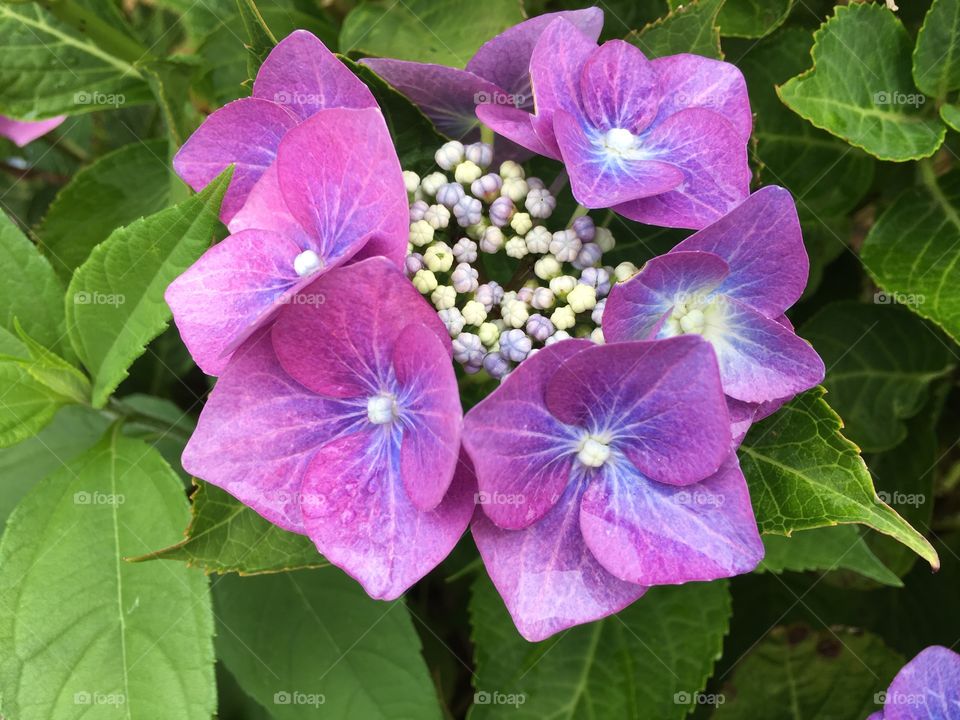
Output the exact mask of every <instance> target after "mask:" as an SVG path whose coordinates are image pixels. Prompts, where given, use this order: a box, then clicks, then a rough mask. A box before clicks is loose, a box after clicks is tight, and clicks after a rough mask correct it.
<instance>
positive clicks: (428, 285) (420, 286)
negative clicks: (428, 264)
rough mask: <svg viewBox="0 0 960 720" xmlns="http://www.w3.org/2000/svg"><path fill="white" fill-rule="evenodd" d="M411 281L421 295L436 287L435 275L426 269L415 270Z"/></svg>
mask: <svg viewBox="0 0 960 720" xmlns="http://www.w3.org/2000/svg"><path fill="white" fill-rule="evenodd" d="M412 282H413V286H414V287H415V288H416V289H417V290H419V291H420V293H421V294H423V295H426V294H427V293H431V292H433V291H434V290H436V289H437V276H436V275H434V274H433V273H432V272H430V271H429V270H426V269H424V270H417V272H416V273H414V276H413V280H412Z"/></svg>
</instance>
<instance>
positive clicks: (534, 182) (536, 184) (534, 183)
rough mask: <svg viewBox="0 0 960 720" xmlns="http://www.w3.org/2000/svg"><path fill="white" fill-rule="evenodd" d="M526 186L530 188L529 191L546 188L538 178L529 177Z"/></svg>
mask: <svg viewBox="0 0 960 720" xmlns="http://www.w3.org/2000/svg"><path fill="white" fill-rule="evenodd" d="M527 185H529V186H530V189H531V190H533V189H539V190H543V189H544V188H545V187H546V184H545V183H544V182H543V180H541V179H540V178H538V177H529V178H527Z"/></svg>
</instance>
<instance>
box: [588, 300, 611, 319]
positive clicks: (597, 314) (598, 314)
mask: <svg viewBox="0 0 960 720" xmlns="http://www.w3.org/2000/svg"><path fill="white" fill-rule="evenodd" d="M606 306H607V299H606V298H603V300H600V301H599V302H597V304H596V305H594V306H593V312H591V313H590V319H591V320H593V324H594V325H603V309H604V308H605V307H606Z"/></svg>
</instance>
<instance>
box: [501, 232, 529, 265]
mask: <svg viewBox="0 0 960 720" xmlns="http://www.w3.org/2000/svg"><path fill="white" fill-rule="evenodd" d="M505 247H506V251H507V256H508V257H512V258H517V260H519V259H520V258H522V257H524V256H525V255H526V254H527V252H528V251H527V243H526V242H525V241H524V239H523V238H522V237H512V238H510V239H509V240H507V244H506V246H505Z"/></svg>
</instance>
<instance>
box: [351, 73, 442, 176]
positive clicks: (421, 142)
mask: <svg viewBox="0 0 960 720" xmlns="http://www.w3.org/2000/svg"><path fill="white" fill-rule="evenodd" d="M340 60H341V61H342V62H343V63H344V64H345V65H346V66H347V67H348V68H350V69H351V70H352V71H353V72H354V74H355V75H356V76H357V77H359V78H360V79H361V80H363V82H364V83H366V85H367V87H369V88H370V92H372V93H373V96H374V98H376V100H377V104H378V105H379V106H380V110H381V111H382V112H383V117H384V119H385V120H386V121H387V128H388V129H389V130H390V136H391V137H392V138H393V144H394V147H396V149H397V155H398V156H399V158H400V165H401V167H403V168H418V167H424V166H428V167H429V166H432V165H433V163H434V162H435V161H434V159H433V153H434V152H435V151H436V148H437V147H439V146H440V145H442V144H443V142H444V137H443V136H442V135H441V134H440V133H438V132H437V130H436V128H435V127H434V126H433V123H432V122H430V121H429V120H428V119H427V116H426V115H424V114H423V113H422V112H420V109H419V108H418V107H417V106H416V105H414V104H413V103H411V102H410V101H409V100H407V98H406V97H404V96H403V95H401V94H400V93H399V92H397V91H396V90H394V89H393V87H391V86H390V85H388V84H387V83H386V82H385V81H384V80H383V79H381V78H380V76H379V75H377V74H376V73H375V72H373V70H371V69H370V68H368V67H367V66H366V65H360V64H358V63H355V62H353V61H352V60H350V59H348V58H347V57H345V56H340ZM431 148H433V150H431Z"/></svg>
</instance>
